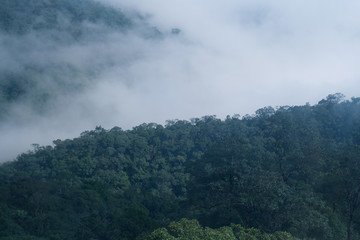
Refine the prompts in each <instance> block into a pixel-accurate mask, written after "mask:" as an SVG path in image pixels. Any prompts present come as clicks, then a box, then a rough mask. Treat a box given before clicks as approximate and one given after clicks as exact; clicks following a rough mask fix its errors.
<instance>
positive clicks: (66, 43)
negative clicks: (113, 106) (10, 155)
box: [0, 0, 161, 122]
mask: <svg viewBox="0 0 360 240" xmlns="http://www.w3.org/2000/svg"><path fill="white" fill-rule="evenodd" d="M0 33H1V34H0V51H1V52H2V57H3V58H4V60H3V61H1V62H0V110H1V113H0V122H1V121H3V120H5V119H8V120H11V118H12V111H13V109H14V108H15V107H17V106H19V105H20V106H22V107H24V108H25V109H27V111H30V112H34V113H35V114H42V113H44V112H47V111H48V108H51V104H57V101H58V100H59V99H61V98H64V97H65V98H66V97H67V96H71V95H76V94H78V93H79V92H81V91H82V90H83V89H84V88H85V87H86V86H88V85H89V84H90V83H91V82H92V80H93V79H95V78H96V77H97V76H98V75H99V74H101V73H102V72H103V71H106V69H107V68H109V67H111V66H112V65H114V64H115V63H114V62H116V61H118V62H121V63H122V64H124V65H125V64H127V63H128V62H129V59H131V58H130V57H129V56H128V55H129V53H125V52H124V51H123V52H121V50H116V51H115V52H114V51H112V52H114V53H113V55H110V54H108V55H106V53H104V54H99V53H97V49H99V48H101V47H102V46H106V44H108V43H107V42H108V41H109V40H108V39H109V38H110V36H112V38H115V40H113V41H116V42H118V43H119V44H122V45H124V44H129V43H130V42H131V38H130V37H129V36H134V37H137V38H141V39H144V41H145V39H160V38H161V33H160V32H159V31H158V30H157V29H156V28H155V27H152V26H149V24H148V23H147V22H146V20H145V19H144V18H143V17H141V16H140V15H139V14H136V13H126V12H123V11H122V10H120V9H115V8H113V7H111V6H107V5H104V4H102V3H100V2H98V1H93V0H26V1H25V0H11V1H5V0H4V1H2V3H1V4H0ZM114 36H116V37H114ZM118 51H119V52H118ZM115 54H117V56H116V55H115ZM123 58H124V60H123ZM132 58H134V56H132Z"/></svg>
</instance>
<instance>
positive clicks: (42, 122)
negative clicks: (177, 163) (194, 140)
mask: <svg viewBox="0 0 360 240" xmlns="http://www.w3.org/2000/svg"><path fill="white" fill-rule="evenodd" d="M108 2H109V3H111V4H112V5H114V6H119V7H122V8H123V9H124V7H125V9H135V10H137V11H140V12H142V13H145V14H149V15H150V16H151V17H150V18H149V21H151V23H152V24H153V25H155V26H158V28H159V29H160V31H162V32H164V33H165V39H163V40H149V39H148V40H144V39H141V38H139V37H135V36H127V37H126V38H124V36H122V35H121V36H120V35H118V34H116V33H114V34H108V35H106V36H103V37H102V39H101V41H92V42H90V43H86V44H83V45H75V46H71V47H66V46H65V47H62V48H60V49H59V50H53V49H52V48H50V49H52V50H49V51H48V52H46V51H45V52H44V49H43V48H41V47H39V49H38V51H35V50H36V49H35V50H34V51H33V54H34V56H35V57H34V58H39V59H43V61H44V64H46V62H48V61H49V60H51V61H55V62H56V61H59V62H69V63H71V64H73V65H76V66H77V67H78V68H80V69H84V71H86V70H88V69H91V70H94V69H95V70H96V72H98V73H99V75H98V76H97V77H96V79H95V80H93V81H92V82H91V83H90V84H89V85H88V86H87V87H86V88H85V90H84V91H82V92H79V93H78V94H76V95H71V96H64V97H63V98H62V97H61V96H59V97H58V98H57V100H56V101H54V102H53V105H52V106H53V109H52V110H51V111H50V112H48V113H46V114H43V115H42V116H39V115H36V114H34V113H32V112H26V111H24V113H23V115H21V114H18V115H16V116H18V117H19V118H25V119H27V118H28V120H26V121H25V122H26V124H24V123H21V124H17V123H16V121H15V123H14V122H8V123H5V124H3V125H2V127H1V129H0V131H1V136H0V142H1V145H0V152H1V153H2V159H0V161H4V160H10V159H13V158H14V157H15V156H16V155H17V154H18V153H21V152H23V151H26V150H28V149H29V148H30V145H31V144H32V143H39V144H41V145H46V144H51V142H52V140H55V139H59V138H60V139H64V138H73V137H76V136H79V134H80V133H81V132H83V131H85V130H89V129H90V130H91V129H94V128H95V126H99V125H101V126H103V127H105V128H107V129H109V128H112V127H114V126H119V127H121V128H123V129H131V128H132V127H134V126H136V125H138V124H141V123H144V122H145V123H150V122H156V123H160V124H163V123H165V121H166V120H172V119H185V120H188V119H190V118H193V117H201V116H204V115H217V116H218V117H220V118H224V117H225V116H226V115H230V116H231V115H233V114H240V115H245V114H252V113H254V111H255V110H256V109H258V108H262V107H265V106H273V107H276V106H283V105H303V104H305V103H306V102H310V103H311V104H316V103H317V102H318V101H319V100H321V99H322V98H325V97H326V96H327V95H328V94H331V93H336V92H341V93H343V94H345V95H346V96H347V97H348V98H350V97H352V96H355V97H357V96H359V89H360V81H359V78H360V68H359V67H358V66H357V63H358V62H359V60H360V59H359V58H360V41H359V40H360V29H359V27H358V26H359V25H360V18H359V17H358V12H357V11H356V9H358V7H359V3H358V2H357V1H346V2H341V3H340V2H339V3H335V2H325V1H318V2H316V3H314V2H310V1H291V2H288V1H282V0H281V1H280V0H279V1H272V2H268V1H261V0H258V1H254V0H251V1H250V0H247V1H241V2H240V3H239V1H233V0H230V1H226V2H219V1H212V0H211V1H208V0H207V1H205V0H199V1H190V0H182V1H180V0H173V1H165V0H155V1H151V2H149V1H144V0H132V1H121V0H111V1H110V0H109V1H108ZM172 28H179V29H181V32H180V34H179V35H171V34H170V32H171V29H172ZM34 41H36V39H35V40H34ZM40 50H41V52H40ZM5 53H6V54H7V56H8V57H9V60H11V62H10V61H8V63H9V64H8V65H9V67H10V66H16V63H17V62H19V61H20V62H23V61H26V59H24V57H21V58H15V57H12V56H11V54H10V53H9V52H5ZM36 56H37V57H36ZM0 59H1V58H0ZM2 59H3V58H2ZM6 65H7V63H5V62H4V60H0V67H1V69H2V68H5V66H6ZM20 112H21V111H20Z"/></svg>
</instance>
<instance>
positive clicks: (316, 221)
mask: <svg viewBox="0 0 360 240" xmlns="http://www.w3.org/2000/svg"><path fill="white" fill-rule="evenodd" d="M0 192H1V194H0V239H295V238H299V239H319V240H322V239H324V240H325V239H326V240H329V239H330V240H332V239H334V240H335V239H336V240H341V239H347V240H355V239H359V238H360V224H359V223H360V210H359V208H360V99H359V98H352V99H351V100H344V97H343V95H342V94H333V95H329V96H328V97H327V98H325V99H323V100H321V101H319V103H318V104H316V105H313V106H311V105H309V104H306V105H304V106H284V107H278V108H276V109H274V108H272V107H265V108H262V109H259V110H258V111H256V114H254V115H252V116H249V115H246V116H243V117H240V116H237V115H235V116H233V117H230V116H228V117H227V118H226V119H224V120H221V119H218V118H216V117H215V116H205V117H202V118H194V119H191V120H190V121H185V120H174V121H168V122H167V124H166V125H165V126H163V125H159V124H155V123H150V124H142V125H140V126H137V127H134V128H133V129H132V130H122V129H121V128H119V127H114V128H112V129H110V130H106V129H103V128H102V127H100V126H99V127H96V129H94V130H92V131H85V132H83V133H82V134H81V135H80V136H79V137H78V138H75V139H72V140H55V141H54V142H53V145H52V146H39V145H36V144H34V150H33V151H31V152H27V153H24V154H21V155H19V156H18V157H17V159H16V160H14V161H11V162H7V163H3V164H2V165H1V168H0ZM191 219H193V220H191ZM189 234H190V235H191V236H192V237H191V238H190V237H189V236H190V235H189ZM290 234H291V235H290ZM220 236H221V237H220Z"/></svg>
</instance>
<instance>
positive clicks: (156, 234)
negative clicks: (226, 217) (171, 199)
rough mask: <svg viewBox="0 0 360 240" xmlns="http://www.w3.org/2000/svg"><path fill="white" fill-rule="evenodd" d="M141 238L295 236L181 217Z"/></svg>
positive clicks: (265, 239) (276, 239)
mask: <svg viewBox="0 0 360 240" xmlns="http://www.w3.org/2000/svg"><path fill="white" fill-rule="evenodd" d="M140 239H141V240H164V239H168V240H176V239H181V240H188V239H192V240H244V239H246V240H296V239H297V238H295V237H293V236H291V234H289V233H285V232H275V233H273V234H267V233H262V232H261V231H259V230H258V229H255V228H250V229H245V228H243V227H242V226H240V225H235V224H232V225H231V226H230V227H221V228H219V229H212V228H209V227H206V228H203V227H201V225H200V224H199V222H198V221H196V220H187V219H181V220H180V221H179V222H172V223H170V224H169V226H168V227H167V228H160V229H157V230H155V231H153V232H152V233H151V234H149V235H147V236H146V237H144V238H140Z"/></svg>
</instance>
